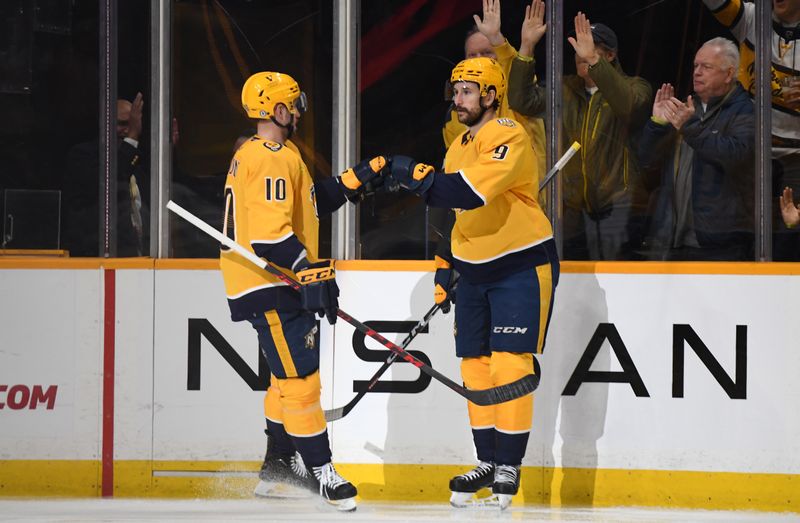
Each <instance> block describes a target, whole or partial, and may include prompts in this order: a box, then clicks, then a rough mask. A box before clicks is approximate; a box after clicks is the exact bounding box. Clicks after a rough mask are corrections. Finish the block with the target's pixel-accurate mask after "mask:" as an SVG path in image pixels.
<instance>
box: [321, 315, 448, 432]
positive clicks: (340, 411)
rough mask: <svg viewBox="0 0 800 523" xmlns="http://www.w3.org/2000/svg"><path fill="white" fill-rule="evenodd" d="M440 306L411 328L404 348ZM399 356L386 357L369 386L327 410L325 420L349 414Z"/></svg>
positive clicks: (333, 419)
mask: <svg viewBox="0 0 800 523" xmlns="http://www.w3.org/2000/svg"><path fill="white" fill-rule="evenodd" d="M439 308H440V307H439V304H438V303H437V304H435V305H434V306H433V307H431V308H430V310H429V311H428V312H426V313H425V316H423V317H422V319H421V320H419V322H418V323H417V324H416V325H414V328H413V329H411V332H409V333H408V335H407V336H406V337H405V339H404V340H403V343H402V344H401V346H402V347H403V348H404V349H405V348H406V347H408V344H409V343H411V340H413V339H414V338H416V337H417V334H419V333H420V332H421V331H422V330H423V329H424V328H425V327H427V326H428V322H430V321H431V318H433V315H434V314H436V311H438V310H439ZM397 358H398V353H396V352H392V353H391V354H390V355H389V357H388V358H386V361H384V362H383V365H381V368H379V369H378V371H377V372H376V373H375V374H374V375H373V376H372V378H370V380H369V383H367V386H366V387H364V388H363V389H361V390H360V391H358V394H356V395H355V396H354V397H353V399H351V400H350V401H349V402H348V403H347V405H344V406H342V407H338V408H335V409H331V410H326V411H325V421H336V420H337V419H342V418H343V417H345V416H347V413H348V412H350V411H351V410H353V407H355V406H356V403H358V402H359V401H361V398H363V397H364V396H366V394H367V392H369V391H370V390H372V387H374V386H375V384H376V383H378V380H379V379H380V378H381V376H383V373H384V372H386V369H388V368H389V366H390V365H391V364H392V363H394V360H396V359H397Z"/></svg>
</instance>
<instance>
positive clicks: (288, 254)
mask: <svg viewBox="0 0 800 523" xmlns="http://www.w3.org/2000/svg"><path fill="white" fill-rule="evenodd" d="M252 245H253V251H255V253H256V254H257V255H258V256H260V257H261V258H266V259H267V260H269V261H270V262H271V263H274V264H275V265H279V266H281V267H285V268H287V269H291V268H292V264H293V263H294V262H295V261H297V258H298V257H299V256H300V253H301V252H303V251H304V250H305V247H303V244H302V243H300V240H299V239H298V238H297V236H295V235H294V234H292V235H291V236H289V237H288V238H286V239H285V240H283V241H282V242H279V243H258V242H253V243H252Z"/></svg>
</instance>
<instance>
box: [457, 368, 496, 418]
mask: <svg viewBox="0 0 800 523" xmlns="http://www.w3.org/2000/svg"><path fill="white" fill-rule="evenodd" d="M461 377H462V378H463V379H464V385H466V386H467V388H469V389H475V390H482V389H490V388H492V387H493V385H492V376H491V373H490V358H489V356H479V357H477V358H462V359H461ZM467 411H468V412H469V424H470V426H471V427H472V428H473V429H474V430H480V429H487V428H492V427H494V406H493V405H489V406H485V407H481V406H480V405H475V404H474V403H472V402H471V401H468V402H467Z"/></svg>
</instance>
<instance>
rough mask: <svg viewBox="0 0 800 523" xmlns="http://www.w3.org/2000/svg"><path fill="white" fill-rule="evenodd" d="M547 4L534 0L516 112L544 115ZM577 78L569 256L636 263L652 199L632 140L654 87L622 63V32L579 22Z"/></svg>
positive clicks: (567, 98) (566, 100) (511, 89)
mask: <svg viewBox="0 0 800 523" xmlns="http://www.w3.org/2000/svg"><path fill="white" fill-rule="evenodd" d="M546 30H547V26H546V25H545V24H544V2H543V1H542V0H534V1H533V3H532V4H531V5H530V6H529V7H528V9H527V10H526V13H525V19H524V20H523V23H522V31H521V33H522V35H521V44H520V49H519V55H518V56H517V57H516V58H515V59H514V61H513V63H512V65H511V72H510V74H509V82H508V99H509V105H510V107H511V108H512V109H513V110H514V111H517V112H519V113H522V114H526V115H535V114H542V112H543V111H544V110H545V103H546V93H545V90H544V87H543V86H542V85H541V84H539V83H534V84H533V85H532V84H531V78H533V77H534V75H535V71H534V69H535V62H534V60H533V48H534V46H535V45H536V44H537V43H538V42H539V40H540V39H541V38H542V36H544V34H545V32H546ZM569 43H570V44H571V45H572V47H573V48H574V49H575V67H576V70H577V74H575V75H569V76H566V77H564V85H563V113H562V119H563V121H562V125H563V131H564V142H563V143H564V144H565V146H568V145H569V144H571V143H572V142H574V141H577V142H579V143H580V144H581V149H580V159H579V160H575V159H574V160H572V161H571V162H569V163H568V164H567V165H566V166H565V168H564V170H563V171H562V174H561V176H562V182H563V183H562V187H563V203H564V214H563V216H564V218H563V220H564V221H563V233H564V244H563V246H564V253H563V254H564V259H567V260H626V259H633V257H634V254H633V252H634V250H635V249H636V248H637V247H638V246H639V244H640V243H641V239H642V233H643V228H644V219H645V214H646V206H647V195H646V192H645V190H644V187H643V184H642V182H641V180H640V177H639V176H638V167H637V165H636V160H635V157H634V151H635V149H636V148H635V145H634V143H633V140H632V138H633V137H634V136H635V134H636V133H637V132H638V131H639V130H640V129H641V128H642V126H643V125H644V124H645V122H646V121H647V118H648V116H649V108H650V104H651V103H652V93H653V90H652V88H651V86H650V84H649V83H648V82H647V81H646V80H644V79H643V78H639V77H632V76H627V75H626V74H625V73H624V72H623V70H622V67H621V66H620V64H619V60H618V59H617V49H618V41H617V35H616V34H615V33H614V31H613V30H611V28H609V27H608V26H606V25H603V24H590V22H589V20H588V19H587V18H586V16H585V15H584V14H583V13H580V12H579V13H578V15H577V16H576V17H575V35H574V36H571V37H570V38H569Z"/></svg>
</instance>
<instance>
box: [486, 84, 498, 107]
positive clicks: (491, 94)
mask: <svg viewBox="0 0 800 523" xmlns="http://www.w3.org/2000/svg"><path fill="white" fill-rule="evenodd" d="M495 100H497V90H495V88H494V87H490V88H489V90H488V91H487V92H486V95H485V96H484V97H483V106H484V107H486V108H487V109H488V108H489V107H491V106H492V105H494V101H495Z"/></svg>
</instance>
